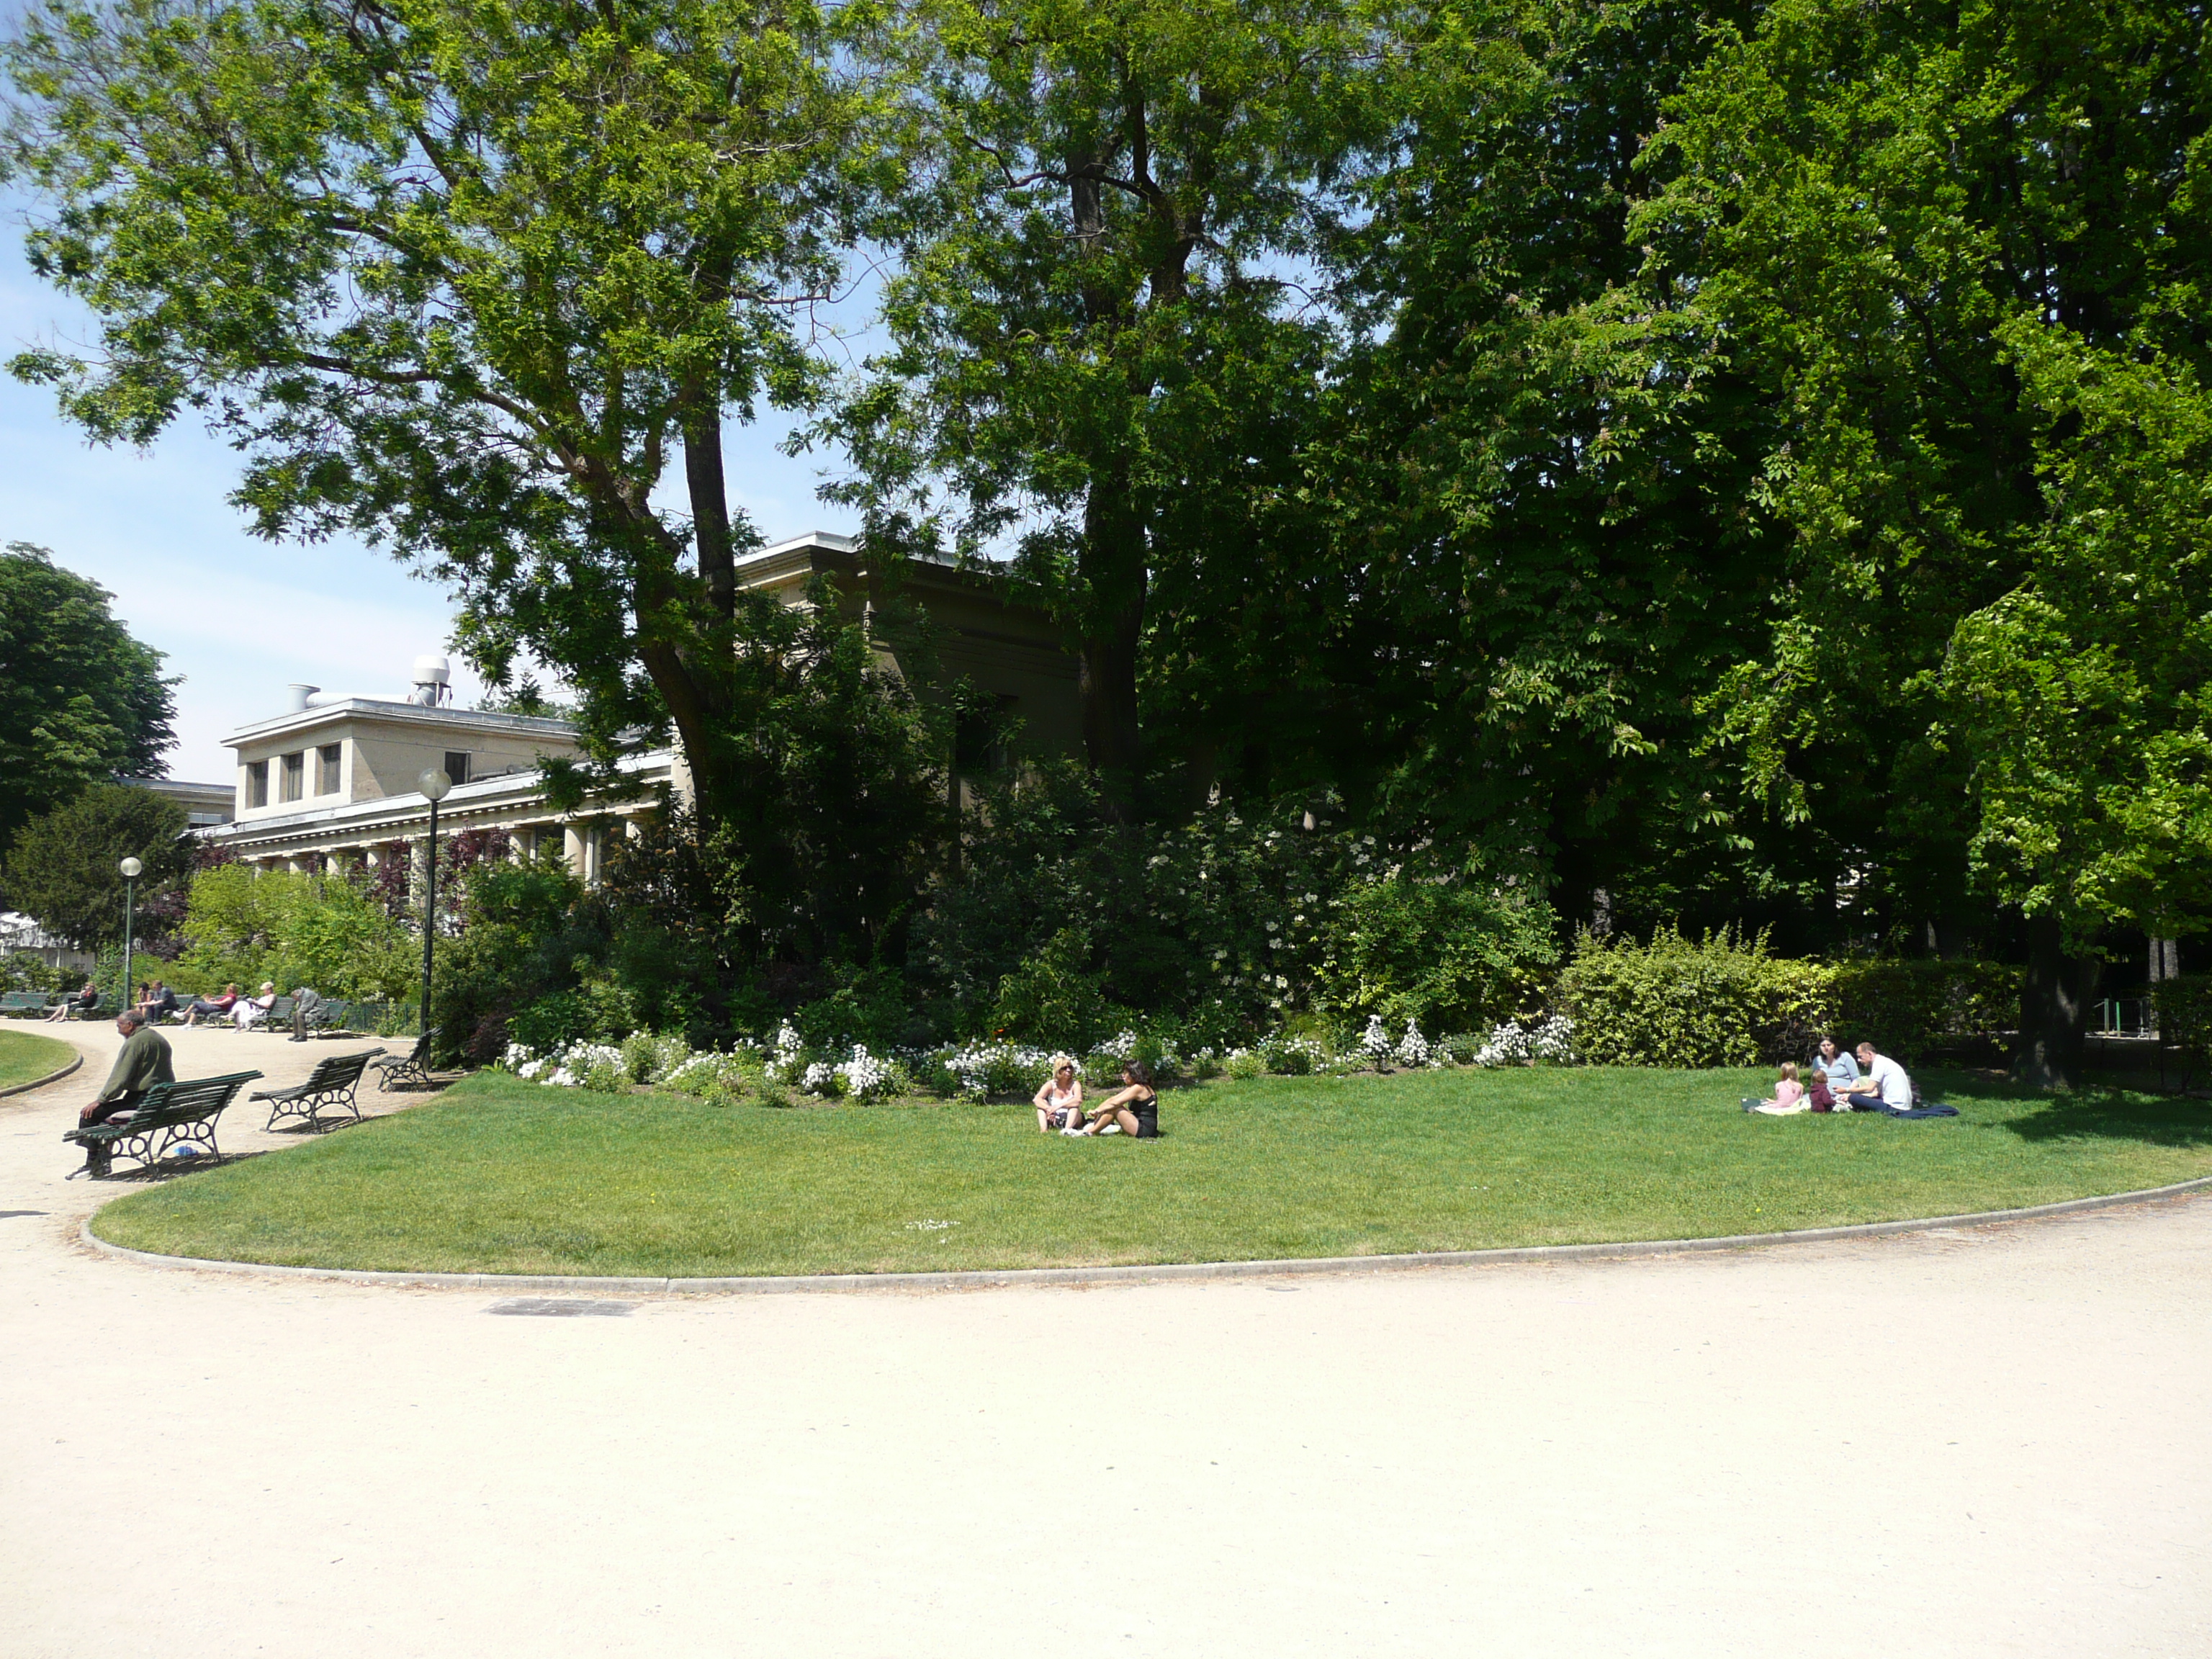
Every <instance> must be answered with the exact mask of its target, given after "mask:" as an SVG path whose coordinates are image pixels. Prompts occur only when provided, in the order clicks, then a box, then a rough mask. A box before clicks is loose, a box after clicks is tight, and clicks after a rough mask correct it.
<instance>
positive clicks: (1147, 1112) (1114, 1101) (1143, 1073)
mask: <svg viewBox="0 0 2212 1659" xmlns="http://www.w3.org/2000/svg"><path fill="white" fill-rule="evenodd" d="M1121 1081H1122V1082H1123V1083H1125V1084H1126V1085H1128V1086H1127V1088H1125V1089H1123V1090H1122V1091H1121V1093H1119V1094H1115V1095H1109V1096H1107V1097H1106V1098H1105V1099H1103V1100H1102V1101H1100V1102H1099V1103H1098V1104H1097V1107H1096V1108H1095V1109H1093V1110H1092V1112H1091V1127H1089V1128H1087V1129H1062V1130H1061V1131H1060V1133H1062V1134H1066V1135H1096V1134H1106V1133H1111V1132H1112V1130H1113V1129H1119V1130H1120V1131H1121V1133H1123V1134H1125V1135H1129V1136H1132V1137H1133V1138H1134V1139H1138V1140H1158V1139H1159V1138H1160V1097H1159V1096H1158V1094H1156V1093H1154V1092H1153V1090H1152V1068H1151V1067H1150V1066H1146V1064H1145V1062H1144V1061H1143V1060H1131V1061H1130V1062H1129V1063H1128V1064H1127V1065H1126V1066H1122V1068H1121ZM1109 1126H1110V1127H1109Z"/></svg>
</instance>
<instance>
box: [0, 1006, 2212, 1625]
mask: <svg viewBox="0 0 2212 1659" xmlns="http://www.w3.org/2000/svg"><path fill="white" fill-rule="evenodd" d="M72 1035H82V1034H81V1033H77V1032H73V1033H72ZM186 1035H187V1036H190V1035H191V1034H186ZM204 1041H206V1042H220V1043H222V1044H223V1045H224V1047H223V1048H222V1050H221V1051H220V1053H221V1054H222V1055H226V1056H227V1055H229V1054H241V1053H243V1052H244V1049H243V1048H242V1046H241V1045H242V1044H244V1043H246V1042H253V1041H256V1040H255V1039H252V1038H228V1037H224V1036H220V1035H212V1036H209V1037H207V1038H205V1039H204ZM180 1048H181V1045H180ZM287 1055H289V1056H294V1057H298V1056H302V1055H305V1056H306V1058H308V1059H311V1058H312V1057H313V1056H312V1054H308V1053H307V1051H305V1050H302V1049H301V1048H289V1049H284V1048H282V1047H281V1045H280V1046H279V1047H278V1048H277V1049H276V1053H275V1055H274V1058H275V1059H276V1061H277V1062H278V1063H293V1064H295V1069H304V1060H299V1061H296V1062H288V1061H287V1060H286V1058H285V1057H286V1056H287ZM255 1063H261V1064H264V1066H265V1068H266V1069H269V1070H270V1071H271V1072H272V1074H273V1073H275V1072H276V1065H274V1064H269V1063H268V1062H266V1061H264V1060H261V1059H260V1058H259V1056H258V1055H257V1058H256V1062H255ZM98 1071H99V1067H98V1066H97V1065H96V1064H88V1066H87V1070H86V1073H84V1074H83V1075H81V1076H80V1077H79V1078H76V1079H70V1081H69V1082H68V1083H66V1084H64V1085H61V1086H60V1088H59V1089H58V1090H56V1091H51V1094H52V1095H54V1096H58V1097H60V1098H58V1099H55V1098H43V1099H42V1098H41V1097H38V1096H30V1097H21V1098H19V1099H17V1100H14V1101H9V1102H6V1103H0V1354H4V1355H5V1356H6V1359H5V1364H4V1366H0V1655H4V1656H5V1659H43V1656H67V1659H94V1656H102V1655H110V1654H114V1655H131V1656H142V1655H144V1654H148V1653H161V1654H164V1655H171V1656H197V1655H223V1656H235V1655H240V1654H254V1653H268V1654H276V1655H288V1656H289V1655H305V1654H314V1655H317V1656H332V1659H337V1656H351V1655H361V1656H376V1659H392V1656H401V1655H418V1654H419V1655H435V1656H446V1655H456V1656H459V1655H471V1656H476V1655H507V1654H530V1655H533V1656H546V1655H550V1656H568V1655H599V1654H632V1653H635V1654H639V1655H648V1654H649V1655H654V1656H671V1655H716V1656H721V1655H732V1654H748V1655H750V1654H760V1655H764V1656H767V1655H773V1656H785V1655H815V1654H824V1655H855V1656H873V1655H897V1656H934V1655H947V1656H951V1655H958V1656H963V1659H972V1656H987V1655H997V1654H1009V1655H1015V1654H1030V1653H1036V1654H1053V1655H1070V1654H1073V1655H1145V1654H1171V1655H1203V1656H1212V1655H1220V1654H1255V1655H1268V1656H1278V1655H1317V1656H1319V1655H1326V1656H1343V1655H1361V1654H1376V1655H1390V1656H1401V1655H1461V1654H1480V1655H1488V1654H1498V1655H1513V1656H1522V1655H1555V1654H1556V1655H1561V1656H1576V1659H1582V1656H1591V1655H1608V1654H1626V1655H1639V1656H1641V1655H1682V1656H1695V1659H1706V1656H1717V1655H1735V1654H1742V1655H1759V1656H1768V1655H1776V1654H1788V1655H1790V1656H1793V1659H1803V1656H1828V1655H1834V1656H1853V1659H1857V1656H1865V1655H1870V1654H1888V1655H1896V1656H1910V1659H1933V1656H1945V1655H1974V1656H1982V1655H2015V1654H2035V1655H2052V1656H2067V1659H2078V1656H2087V1655H2100V1654H2164V1655H2175V1656H2188V1659H2200V1656H2203V1655H2204V1654H2205V1653H2207V1652H2212V1560H2208V1545H2212V1436H2208V1432H2207V1430H2206V1426H2205V1425H2206V1424H2207V1422H2208V1421H2212V1200H2185V1201H2178V1202H2172V1203H2166V1204H2161V1205H2156V1206H2142V1207H2140V1208H2136V1209H2133V1210H2129V1211H2124V1212H2101V1213H2100V1214H2097V1215H2093V1216H2090V1217H2086V1218H2081V1219H2078V1220H2068V1221H2063V1222H2056V1223H2049V1222H2046V1223H2042V1224H2033V1225H2021V1226H2014V1227H2004V1228H1990V1229H1979V1230H1972V1231H1965V1232H1960V1233H1956V1234H1953V1235H1951V1236H1948V1237H1910V1238H1898V1239H1884V1240H1879V1241H1873V1242H1869V1243H1859V1244H1852V1245H1844V1246H1826V1247H1820V1248H1809V1249H1790V1250H1778V1251H1766V1252H1747V1253H1744V1254H1741V1255H1728V1256H1692V1257H1679V1258H1672V1259H1667V1260H1660V1261H1634V1262H1623V1263H1593V1264H1577V1265H1572V1266H1562V1267H1541V1268H1529V1267H1503V1268H1492V1269H1485V1270H1475V1271H1464V1270H1462V1271H1439V1272H1437V1273H1426V1274H1419V1275H1407V1276H1403V1277H1391V1278H1377V1279H1303V1280H1299V1281H1297V1282H1296V1283H1295V1285H1292V1284H1284V1283H1266V1282H1252V1281H1243V1282H1237V1281H1232V1282H1225V1283H1217V1284H1181V1285H1152V1286H1137V1287H1123V1286H1116V1287H1113V1288H1110V1289H1091V1290H1039V1291H995V1292H984V1293H975V1294H938V1295H884V1296H874V1297H827V1296H825V1297H766V1298H732V1299H705V1298H702V1299H696V1300H694V1299H685V1298H668V1299H663V1300H656V1301H649V1302H645V1303H642V1304H638V1305H636V1306H635V1308H634V1310H632V1311H629V1313H627V1314H626V1315H624V1316H621V1317H580V1318H544V1317H501V1316H495V1315H493V1314H492V1313H490V1311H489V1310H490V1309H491V1308H492V1307H493V1306H494V1304H495V1302H496V1300H497V1298H495V1297H490V1296H488V1295H485V1294H483V1293H482V1292H426V1291H383V1290H376V1289H371V1288H367V1287H358V1286H351V1285H320V1284H313V1283H307V1282H301V1281H294V1280H276V1279H271V1280H262V1279H232V1278H223V1277H217V1276H213V1275H209V1276H200V1275H194V1274H184V1273H162V1272H157V1271H153V1270H149V1269H144V1268H140V1267H134V1266H131V1265H129V1264H126V1263H121V1262H117V1261H112V1260H108V1259H105V1258H100V1257H96V1256H94V1255H90V1254H88V1253H87V1252H85V1251H83V1250H82V1249H81V1248H79V1247H76V1246H75V1245H73V1244H71V1243H70V1242H69V1240H70V1233H71V1231H72V1229H73V1227H74V1225H75V1220H74V1218H75V1217H76V1215H77V1214H80V1213H82V1208H83V1206H85V1205H88V1204H89V1203H91V1202H93V1201H95V1199H96V1198H97V1197H104V1196H106V1195H108V1192H109V1191H112V1189H106V1190H103V1191H101V1192H100V1193H98V1194H94V1193H91V1192H88V1191H87V1190H86V1189H87V1183H85V1182H76V1183H74V1184H72V1185H68V1186H64V1185H63V1184H62V1182H60V1180H59V1176H60V1174H61V1173H62V1172H63V1171H64V1170H65V1169H66V1167H67V1158H66V1156H65V1153H64V1149H63V1148H62V1147H61V1146H59V1145H58V1142H57V1141H56V1140H55V1139H54V1136H55V1135H56V1134H58V1133H59V1131H60V1128H61V1127H63V1126H64V1121H65V1114H64V1104H65V1103H74V1102H75V1101H76V1099H78V1098H79V1097H82V1095H83V1094H85V1093H87V1092H88V1090H89V1088H90V1086H91V1085H90V1083H88V1081H87V1079H96V1077H97V1075H98ZM230 1139H231V1137H230V1136H229V1135H228V1134H227V1135H226V1136H225V1140H226V1144H227V1145H228V1144H229V1142H230ZM239 1139H240V1146H241V1147H243V1146H245V1145H246V1142H247V1138H246V1137H244V1136H240V1138H239ZM1099 1398H1115V1399H1119V1400H1121V1401H1127V1402H1129V1407H1130V1409H1129V1410H1128V1411H1127V1413H1123V1414H1122V1415H1121V1418H1120V1419H1119V1420H1118V1421H1117V1422H1116V1423H1115V1425H1111V1426H1106V1425H1100V1426H1091V1427H1085V1426H1079V1425H1077V1424H1076V1423H1075V1422H1074V1421H1073V1417H1074V1415H1075V1413H1074V1411H1073V1402H1076V1401H1085V1400H1094V1399H1099ZM119 1401H145V1402H150V1403H151V1405H152V1407H153V1409H152V1410H151V1411H150V1413H149V1412H147V1411H145V1410H143V1408H142V1410H141V1411H140V1413H137V1414H136V1415H135V1416H134V1418H133V1419H132V1420H131V1422H130V1423H129V1425H127V1426H121V1427H103V1426H102V1425H100V1413H101V1411H102V1409H103V1408H104V1407H107V1406H109V1405H111V1404H112V1403H114V1402H119ZM1079 1546H1087V1547H1088V1548H1089V1553H1091V1555H1092V1556H1093V1557H1094V1559H1096V1560H1097V1565H1093V1566H1090V1567H1084V1568H1079V1567H1078V1566H1077V1565H1075V1561H1076V1559H1077V1556H1078V1552H1079ZM95 1563H98V1564H101V1565H100V1566H98V1567H97V1568H95V1567H94V1564H95ZM130 1564H136V1565H130Z"/></svg>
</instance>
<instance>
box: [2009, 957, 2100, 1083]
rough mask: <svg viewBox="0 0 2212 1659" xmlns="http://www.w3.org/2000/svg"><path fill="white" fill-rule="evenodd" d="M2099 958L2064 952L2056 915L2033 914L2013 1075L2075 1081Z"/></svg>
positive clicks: (2025, 1079)
mask: <svg viewBox="0 0 2212 1659" xmlns="http://www.w3.org/2000/svg"><path fill="white" fill-rule="evenodd" d="M2102 967H2103V963H2101V962H2100V961H2099V960H2098V958H2097V957H2093V956H2069V955H2067V954H2066V940H2065V935H2064V933H2063V932H2062V930H2061V929H2060V927H2059V925H2058V921H2057V918H2056V917H2052V916H2031V917H2029V918H2028V923H2027V975H2026V976H2025V977H2023V978H2022V980H2021V987H2020V1046H2019V1047H2018V1048H2015V1050H2014V1051H2013V1062H2012V1069H2013V1076H2014V1077H2015V1078H2016V1079H2018V1080H2019V1081H2021V1082H2022V1083H2026V1084H2029V1085H2033V1087H2035V1088H2038V1089H2055V1088H2061V1087H2064V1086H2067V1085H2070V1084H2072V1083H2073V1081H2074V1080H2075V1077H2076V1076H2077V1074H2078V1073H2080V1071H2081V1061H2082V1058H2083V1054H2084V1053H2085V1051H2086V1048H2087V1030H2088V1021H2089V1009H2090V1006H2091V1005H2092V1004H2093V1002H2094V1001H2095V1000H2096V995H2097V981H2098V978H2099V975H2100V970H2101V969H2102Z"/></svg>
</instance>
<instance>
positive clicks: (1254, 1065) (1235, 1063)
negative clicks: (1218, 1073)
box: [1221, 1048, 1267, 1079]
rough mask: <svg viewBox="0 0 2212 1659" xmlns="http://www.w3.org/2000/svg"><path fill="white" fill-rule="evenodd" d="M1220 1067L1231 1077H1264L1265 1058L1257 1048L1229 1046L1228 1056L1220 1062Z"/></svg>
mask: <svg viewBox="0 0 2212 1659" xmlns="http://www.w3.org/2000/svg"><path fill="white" fill-rule="evenodd" d="M1221 1069H1222V1070H1223V1071H1224V1072H1225V1073H1227V1074H1228V1075H1229V1076H1231V1077H1233V1078H1239V1079H1249V1078H1255V1077H1265V1076H1266V1075H1267V1056H1266V1055H1265V1054H1261V1052H1260V1051H1259V1050H1258V1049H1257V1048H1231V1050H1230V1051H1229V1057H1228V1058H1227V1059H1225V1060H1223V1061H1222V1062H1221Z"/></svg>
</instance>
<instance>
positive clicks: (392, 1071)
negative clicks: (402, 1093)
mask: <svg viewBox="0 0 2212 1659" xmlns="http://www.w3.org/2000/svg"><path fill="white" fill-rule="evenodd" d="M437 1035H438V1028H437V1027H436V1026H435V1025H433V1026H432V1027H431V1028H430V1029H429V1030H427V1031H425V1032H423V1033H422V1036H418V1037H416V1039H415V1046H414V1047H413V1048H410V1049H409V1050H408V1051H407V1052H406V1053H405V1054H386V1055H384V1056H383V1057H382V1058H381V1059H380V1060H375V1061H374V1062H372V1069H373V1070H374V1072H375V1073H376V1090H377V1092H378V1093H379V1094H382V1093H384V1092H385V1091H387V1090H390V1089H395V1088H398V1087H400V1086H402V1085H408V1084H415V1083H428V1082H431V1081H432V1080H433V1079H432V1078H431V1076H430V1044H431V1042H433V1041H435V1039H436V1037H437Z"/></svg>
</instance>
